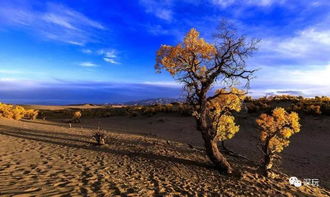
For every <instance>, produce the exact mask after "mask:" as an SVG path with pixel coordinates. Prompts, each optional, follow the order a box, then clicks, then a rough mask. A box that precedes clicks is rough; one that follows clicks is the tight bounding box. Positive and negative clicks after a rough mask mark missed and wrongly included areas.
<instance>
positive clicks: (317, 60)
mask: <svg viewBox="0 0 330 197" xmlns="http://www.w3.org/2000/svg"><path fill="white" fill-rule="evenodd" d="M260 51H261V52H262V53H263V54H264V55H263V57H264V58H276V59H290V60H294V61H296V62H301V63H304V64H324V63H327V62H330V56H328V55H325V54H330V29H320V28H317V27H309V28H306V29H303V30H301V31H299V32H297V33H296V34H295V35H293V36H291V37H287V38H280V37H272V38H266V39H264V40H263V41H262V43H261V46H260Z"/></svg>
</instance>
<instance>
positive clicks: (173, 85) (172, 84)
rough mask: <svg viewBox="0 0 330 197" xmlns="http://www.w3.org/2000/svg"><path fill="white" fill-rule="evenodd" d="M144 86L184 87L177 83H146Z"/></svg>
mask: <svg viewBox="0 0 330 197" xmlns="http://www.w3.org/2000/svg"><path fill="white" fill-rule="evenodd" d="M142 84H146V85H154V86H164V87H181V86H182V85H181V84H180V83H178V82H176V81H145V82H143V83H142Z"/></svg>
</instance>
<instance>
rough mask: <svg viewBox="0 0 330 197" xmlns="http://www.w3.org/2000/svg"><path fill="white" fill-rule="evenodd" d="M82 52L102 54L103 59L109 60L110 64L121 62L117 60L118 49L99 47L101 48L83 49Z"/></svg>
mask: <svg viewBox="0 0 330 197" xmlns="http://www.w3.org/2000/svg"><path fill="white" fill-rule="evenodd" d="M82 52H83V53H85V54H89V55H96V56H101V57H102V59H103V61H105V62H108V63H110V64H120V63H119V62H118V60H117V59H118V55H117V54H118V51H117V50H115V49H99V50H91V49H83V50H82Z"/></svg>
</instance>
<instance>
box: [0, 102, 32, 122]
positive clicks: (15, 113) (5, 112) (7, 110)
mask: <svg viewBox="0 0 330 197" xmlns="http://www.w3.org/2000/svg"><path fill="white" fill-rule="evenodd" d="M37 116H38V111H37V110H33V109H29V110H26V109H24V108H23V107H22V106H19V105H8V104H4V103H0V118H8V119H14V120H20V119H22V118H26V119H32V120H34V119H36V117H37Z"/></svg>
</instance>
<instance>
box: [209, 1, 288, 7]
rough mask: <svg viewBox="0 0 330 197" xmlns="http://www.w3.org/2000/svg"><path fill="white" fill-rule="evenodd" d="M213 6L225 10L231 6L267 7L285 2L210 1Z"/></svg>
mask: <svg viewBox="0 0 330 197" xmlns="http://www.w3.org/2000/svg"><path fill="white" fill-rule="evenodd" d="M211 2H212V3H213V4H214V5H219V6H221V7H222V8H226V7H229V6H232V5H244V6H260V7H268V6H271V5H273V4H284V3H285V2H286V0H245V1H238V0H211Z"/></svg>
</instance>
